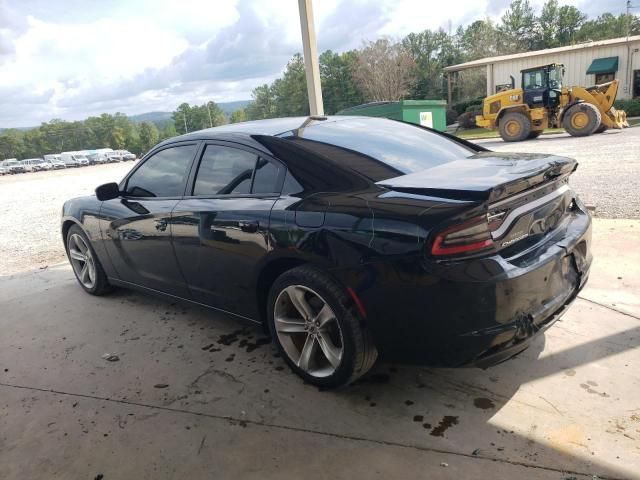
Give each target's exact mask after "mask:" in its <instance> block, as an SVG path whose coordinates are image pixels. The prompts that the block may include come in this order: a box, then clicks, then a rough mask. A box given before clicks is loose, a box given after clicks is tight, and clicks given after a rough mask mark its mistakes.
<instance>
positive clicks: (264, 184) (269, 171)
mask: <svg viewBox="0 0 640 480" xmlns="http://www.w3.org/2000/svg"><path fill="white" fill-rule="evenodd" d="M280 171H281V167H280V166H279V165H276V164H275V163H273V162H270V161H269V160H265V159H264V158H260V159H259V160H258V164H257V166H256V174H255V177H254V179H253V189H252V193H274V192H277V191H278V180H279V178H280Z"/></svg>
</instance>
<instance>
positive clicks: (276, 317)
mask: <svg viewBox="0 0 640 480" xmlns="http://www.w3.org/2000/svg"><path fill="white" fill-rule="evenodd" d="M353 303H354V302H353V301H352V299H351V297H349V295H348V294H347V293H346V292H345V290H344V288H343V287H341V286H340V285H338V284H337V283H336V282H335V281H334V280H333V279H331V278H330V277H329V276H328V275H326V274H325V273H323V272H322V271H320V270H318V269H316V268H313V267H310V266H306V265H305V266H301V267H296V268H294V269H292V270H289V271H287V272H285V273H283V274H282V275H281V276H280V277H278V278H277V279H276V281H275V282H274V284H273V286H272V288H271V291H270V292H269V298H268V302H267V308H268V311H267V321H268V325H269V330H270V332H271V335H272V338H273V340H274V341H275V343H276V345H277V347H278V349H279V350H280V353H281V354H282V356H283V358H284V359H285V361H286V362H287V364H288V365H289V367H290V368H291V370H293V371H294V372H295V373H296V374H297V375H298V376H300V377H301V378H302V379H304V380H305V381H306V382H308V383H311V384H313V385H316V386H318V387H321V388H337V387H340V386H343V385H347V384H349V383H351V382H353V381H355V380H357V379H358V378H359V377H361V376H362V375H364V374H365V373H366V372H367V371H369V369H371V367H372V366H373V364H374V363H375V361H376V359H377V357H378V351H377V349H376V347H375V345H374V343H373V338H372V337H371V334H370V332H369V331H368V329H367V328H366V326H365V325H364V324H363V322H362V320H361V319H360V317H359V315H358V313H357V311H356V307H355V305H354V304H353Z"/></svg>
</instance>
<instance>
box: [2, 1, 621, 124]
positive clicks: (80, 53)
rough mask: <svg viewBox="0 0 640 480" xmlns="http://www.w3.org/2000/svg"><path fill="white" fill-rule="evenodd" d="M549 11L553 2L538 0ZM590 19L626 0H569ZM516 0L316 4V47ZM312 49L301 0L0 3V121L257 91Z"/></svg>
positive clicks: (440, 22)
mask: <svg viewBox="0 0 640 480" xmlns="http://www.w3.org/2000/svg"><path fill="white" fill-rule="evenodd" d="M531 3H532V4H533V5H534V6H535V7H536V8H537V9H539V8H540V6H541V5H542V3H543V0H531ZM559 3H560V4H571V5H575V6H577V7H579V8H580V9H581V10H582V11H584V12H585V13H587V14H588V15H589V16H590V17H595V16H597V15H598V14H600V13H603V12H607V11H609V12H612V13H616V14H617V13H622V12H623V11H624V7H625V3H626V2H625V0H598V1H593V0H565V1H562V0H560V2H559ZM508 4H509V0H456V1H455V3H453V2H442V1H433V0H315V1H314V14H315V25H316V34H317V38H318V50H319V51H324V50H327V49H331V50H334V51H337V52H341V51H345V50H349V49H351V48H357V47H360V46H361V45H362V44H363V42H365V41H368V40H375V39H376V38H379V37H381V36H389V37H391V38H401V37H403V36H404V35H406V34H407V33H410V32H419V31H422V30H424V29H426V28H429V29H437V28H439V27H443V28H445V29H448V28H450V27H451V28H452V31H453V30H455V28H456V27H457V26H458V25H466V24H468V23H470V22H472V21H474V20H477V19H481V18H487V17H488V18H493V19H498V18H499V17H500V16H501V15H502V13H503V12H504V10H505V9H506V8H507V6H508ZM301 51H302V40H301V34H300V23H299V17H298V2H297V1H296V0H179V1H176V0H0V127H5V128H6V127H24V126H36V125H39V124H40V123H41V122H45V121H48V120H50V119H52V118H63V119H65V120H80V119H84V118H86V117H88V116H91V115H97V114H100V113H102V112H108V113H115V112H124V113H126V114H129V115H132V114H137V113H143V112H149V111H172V110H174V109H175V108H176V107H177V106H178V105H179V104H180V103H182V102H189V103H204V102H205V101H208V100H214V101H216V102H225V101H232V100H246V99H250V98H251V91H252V90H253V88H255V87H256V86H258V85H262V84H264V83H270V82H271V81H273V80H274V79H275V78H277V77H278V76H279V75H280V74H281V73H282V71H283V69H284V67H285V65H286V63H287V61H288V60H289V59H290V58H291V56H292V55H293V54H295V53H296V52H301Z"/></svg>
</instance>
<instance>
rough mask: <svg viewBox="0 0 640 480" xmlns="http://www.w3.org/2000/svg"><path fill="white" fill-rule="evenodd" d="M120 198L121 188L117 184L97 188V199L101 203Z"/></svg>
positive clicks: (106, 184)
mask: <svg viewBox="0 0 640 480" xmlns="http://www.w3.org/2000/svg"><path fill="white" fill-rule="evenodd" d="M119 196H120V187H119V186H118V184H117V183H116V182H111V183H105V184H104V185H100V186H99V187H98V188H96V197H97V198H98V200H100V201H101V202H104V201H105V200H113V199H114V198H118V197H119Z"/></svg>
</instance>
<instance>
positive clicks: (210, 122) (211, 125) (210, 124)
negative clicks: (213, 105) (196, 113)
mask: <svg viewBox="0 0 640 480" xmlns="http://www.w3.org/2000/svg"><path fill="white" fill-rule="evenodd" d="M207 112H209V126H210V127H211V128H213V122H212V121H211V110H209V102H207Z"/></svg>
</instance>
